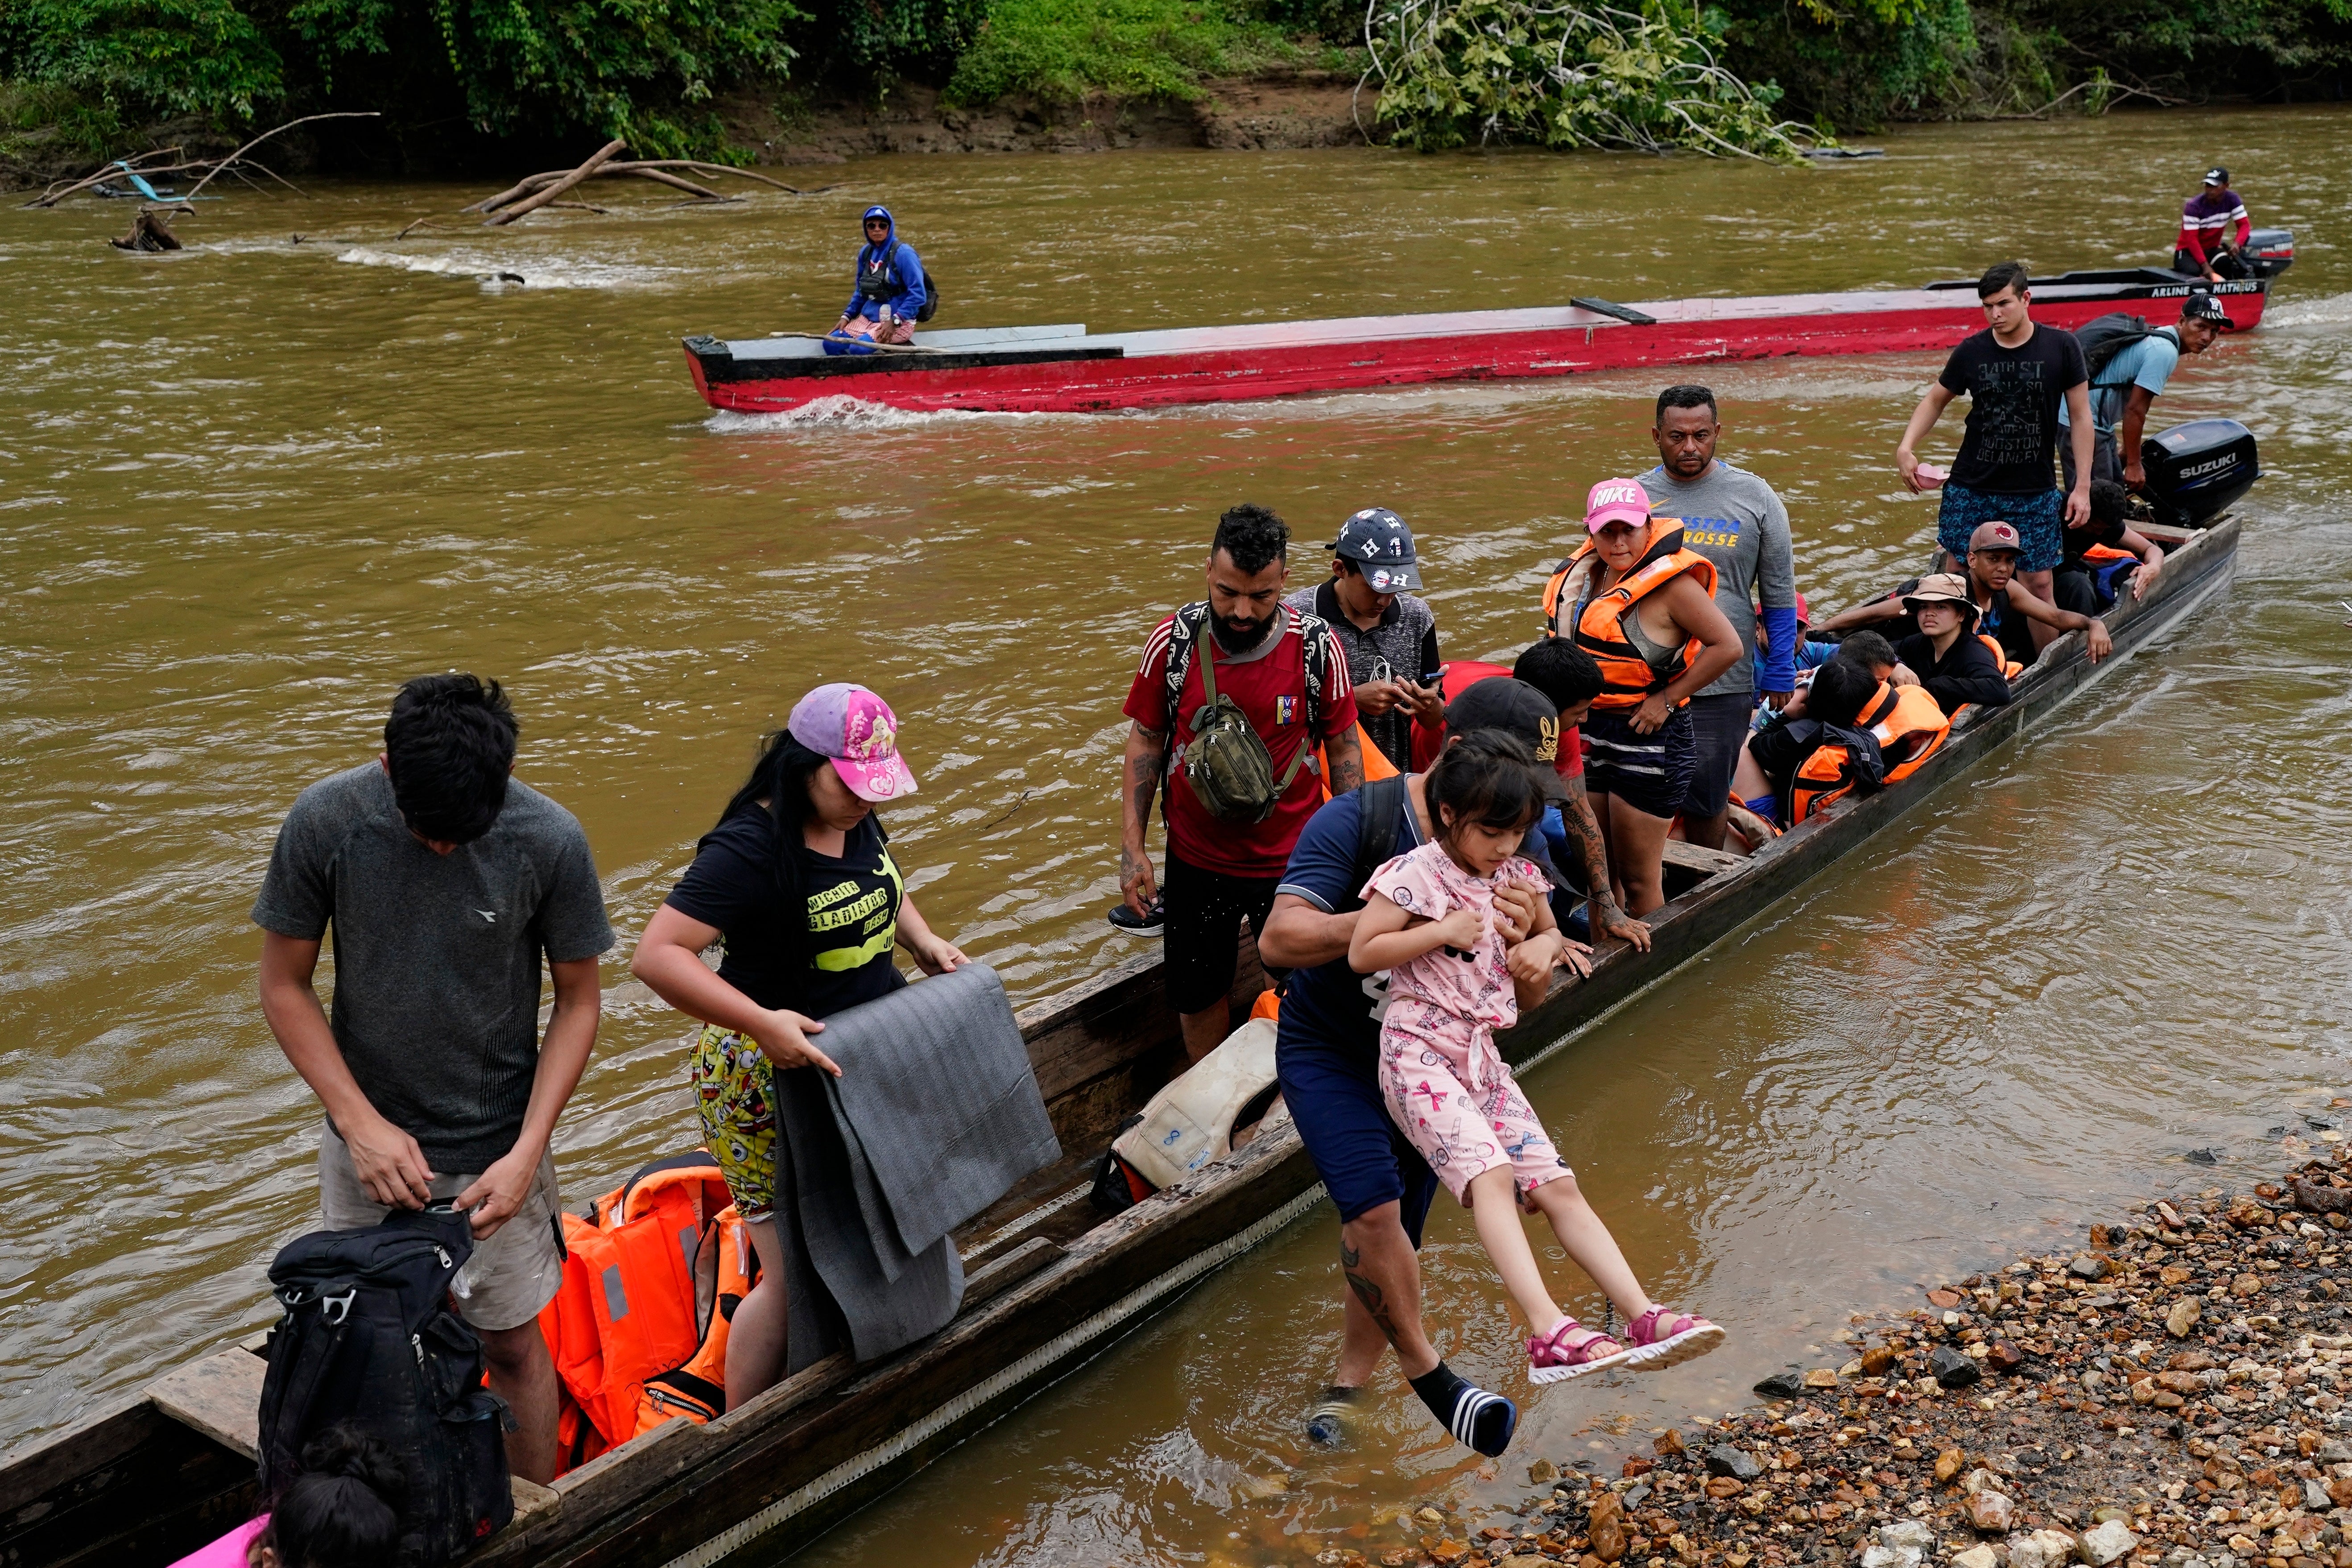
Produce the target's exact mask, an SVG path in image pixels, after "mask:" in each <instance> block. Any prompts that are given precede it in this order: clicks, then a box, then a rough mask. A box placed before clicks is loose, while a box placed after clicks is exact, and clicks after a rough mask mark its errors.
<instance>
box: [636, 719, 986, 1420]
mask: <svg viewBox="0 0 2352 1568" xmlns="http://www.w3.org/2000/svg"><path fill="white" fill-rule="evenodd" d="M914 792H915V775H914V774H913V773H909V772H908V771H907V763H906V761H905V759H903V758H901V757H900V756H899V755H898V719H897V717H896V716H895V715H893V714H892V713H891V711H890V707H889V704H888V703H887V702H884V701H883V700H882V699H881V698H879V697H877V696H876V695H875V694H874V693H873V692H871V691H868V690H867V689H866V688H864V687H863V686H852V685H848V684H846V683H842V682H836V683H835V684H834V685H831V686H820V687H818V688H817V689H815V690H814V691H812V692H810V693H809V694H808V695H807V696H806V697H803V698H802V699H801V700H800V703H799V705H798V706H797V707H795V708H793V716H792V719H791V721H790V722H789V723H788V724H787V725H786V726H785V729H784V731H782V733H780V734H775V735H771V736H769V737H768V739H767V742H766V744H765V745H764V746H763V747H762V748H761V752H760V760H759V761H758V762H757V763H754V764H753V765H752V768H751V777H750V778H749V779H747V780H746V781H745V782H744V784H743V787H742V788H741V789H739V790H737V791H736V792H735V798H734V799H732V800H730V801H729V802H728V803H727V809H726V810H724V811H722V812H720V813H719V825H718V826H716V827H713V828H712V829H711V830H710V831H709V833H707V834H705V835H703V837H702V840H701V842H700V843H699V844H698V845H697V846H696V847H695V856H694V864H693V865H691V866H689V867H688V868H687V870H686V875H685V876H683V877H681V878H680V879H678V884H677V887H676V888H675V889H672V890H671V892H670V895H669V897H668V899H667V900H665V901H664V902H663V904H662V907H661V908H660V909H658V910H655V911H654V918H653V919H652V920H651V921H647V922H646V933H645V935H644V936H642V937H641V938H639V939H638V941H637V953H636V957H635V959H634V960H633V961H631V963H630V965H629V968H630V972H631V973H634V974H635V976H636V977H637V978H638V979H640V980H642V981H644V982H645V983H646V984H647V985H648V986H650V987H651V988H652V989H653V991H654V993H655V994H656V995H658V996H659V997H661V999H662V1000H663V1001H665V1002H667V1003H668V1004H669V1005H671V1006H673V1007H675V1008H677V1010H678V1011H679V1012H681V1013H685V1014H687V1015H688V1016H692V1017H696V1018H699V1019H701V1020H702V1022H703V1024H704V1028H703V1030H702V1033H701V1034H700V1035H699V1036H698V1037H697V1038H696V1040H695V1044H694V1068H693V1075H694V1090H695V1103H696V1105H697V1107H698V1110H699V1111H700V1113H701V1116H702V1131H703V1137H704V1140H705V1142H706V1143H707V1144H708V1146H709V1150H710V1153H711V1156H712V1157H713V1158H714V1159H715V1160H717V1161H718V1163H719V1170H720V1171H721V1172H722V1173H725V1175H726V1177H727V1190H728V1192H729V1193H730V1194H731V1195H732V1196H733V1197H734V1199H735V1206H736V1207H737V1208H738V1209H740V1211H741V1212H742V1215H743V1218H744V1220H745V1221H746V1222H747V1223H748V1224H749V1226H750V1227H751V1239H752V1244H753V1245H754V1246H755V1247H758V1249H759V1253H760V1269H761V1273H760V1280H759V1283H757V1284H756V1285H754V1286H752V1288H751V1294H750V1295H748V1296H746V1297H744V1298H743V1302H742V1305H740V1307H738V1308H737V1309H736V1310H735V1316H734V1318H733V1320H732V1321H731V1326H730V1335H729V1339H728V1342H727V1406H728V1408H729V1409H730V1410H731V1409H733V1408H734V1407H735V1406H737V1405H740V1404H741V1403H742V1402H743V1401H744V1400H746V1399H749V1398H750V1397H751V1395H753V1394H757V1393H759V1392H760V1391H761V1389H763V1388H766V1387H768V1386H769V1385H770V1384H773V1383H774V1382H775V1381H776V1378H777V1376H778V1375H779V1374H780V1373H781V1371H782V1367H783V1365H784V1327H785V1310H784V1289H783V1284H782V1279H783V1275H782V1269H783V1264H784V1259H783V1252H782V1247H781V1244H780V1243H779V1241H778V1239H777V1237H776V1225H775V1206H776V1156H777V1149H776V1111H775V1074H776V1072H777V1071H778V1070H779V1069H782V1068H820V1069H822V1070H823V1071H825V1072H829V1073H832V1074H833V1075H834V1076H835V1077H836V1078H837V1077H839V1076H840V1074H841V1068H838V1067H836V1066H835V1065H834V1063H833V1060H832V1058H828V1057H827V1056H826V1055H825V1054H824V1052H823V1051H822V1050H820V1049H818V1048H817V1047H816V1045H815V1043H814V1040H813V1039H812V1037H814V1036H817V1035H820V1034H822V1033H823V1032H824V1022H823V1020H824V1017H825V1016H826V1015H827V1014H830V1013H837V1012H839V1011H841V1010H842V1009H843V1008H845V1007H854V1006H856V1005H857V1004H859V1003H861V1002H871V1001H873V1000H874V999H875V998H877V997H878V996H883V995H887V994H889V993H890V992H892V991H895V990H897V989H898V987H899V986H901V985H904V984H907V981H906V977H905V976H904V975H902V974H900V973H898V966H897V964H895V963H893V962H892V961H891V950H892V949H893V948H895V947H903V948H905V949H906V950H907V952H908V954H910V955H911V956H912V957H913V959H914V961H915V963H917V964H918V965H919V966H920V967H921V969H922V971H923V973H926V974H944V973H947V972H948V971H949V970H950V969H953V968H955V967H956V966H957V965H958V964H961V963H964V962H965V959H964V955H963V954H962V953H961V952H958V951H957V949H956V948H955V946H954V944H953V943H951V942H946V941H943V940H941V939H940V937H938V936H935V935H933V934H932V931H931V928H930V927H929V925H928V924H926V923H925V922H924V921H923V917H922V915H921V913H920V912H919V911H918V910H916V908H915V900H914V899H913V898H912V897H910V896H909V895H908V892H907V885H906V881H905V879H903V878H902V877H900V876H899V874H898V866H897V865H896V864H895V863H894V862H893V861H892V860H891V858H890V848H889V836H888V835H887V834H886V833H884V832H883V830H882V823H881V819H880V818H878V817H877V816H875V815H874V808H875V806H876V805H879V804H881V803H882V802H885V801H891V800H896V799H898V797H899V796H900V795H912V794H914ZM713 942H724V943H725V947H724V949H723V952H724V956H723V957H722V958H721V959H720V961H719V970H718V973H712V972H711V970H710V969H709V966H708V965H706V964H705V963H703V962H702V958H701V954H702V952H703V950H704V949H706V948H708V947H709V946H710V945H711V944H712V943H713Z"/></svg>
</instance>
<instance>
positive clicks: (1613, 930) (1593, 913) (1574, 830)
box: [1559, 773, 1650, 952]
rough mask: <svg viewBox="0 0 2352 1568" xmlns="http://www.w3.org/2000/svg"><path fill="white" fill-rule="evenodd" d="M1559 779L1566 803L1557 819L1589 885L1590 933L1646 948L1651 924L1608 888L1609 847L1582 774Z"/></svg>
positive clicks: (1643, 949)
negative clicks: (1628, 910)
mask: <svg viewBox="0 0 2352 1568" xmlns="http://www.w3.org/2000/svg"><path fill="white" fill-rule="evenodd" d="M1561 782H1563V783H1565V784H1567V785H1568V804H1567V805H1563V806H1561V807H1560V809H1559V815H1560V819H1561V820H1562V821H1563V822H1565V823H1567V825H1568V836H1569V837H1570V838H1571V839H1574V840H1575V841H1576V847H1577V849H1578V852H1579V853H1580V855H1581V857H1582V858H1583V861H1584V885H1585V886H1586V887H1587V888H1590V889H1591V895H1590V898H1591V902H1590V904H1589V905H1588V907H1587V918H1588V920H1589V921H1591V927H1592V934H1593V936H1594V937H1595V938H1596V939H1598V938H1600V937H1604V936H1613V937H1615V938H1616V939H1617V940H1618V941H1620V942H1631V943H1633V947H1634V948H1635V950H1636V951H1638V952H1649V951H1650V928H1649V927H1648V926H1646V925H1644V924H1643V923H1642V922H1641V921H1637V920H1635V919H1633V917H1632V916H1631V915H1628V914H1627V913H1626V912H1625V911H1624V910H1622V909H1619V908H1618V907H1617V896H1616V894H1614V893H1613V892H1612V891H1611V890H1610V888H1609V847H1608V846H1607V845H1606V844H1605V843H1604V842H1603V841H1602V840H1601V824H1600V823H1599V822H1598V821H1596V820H1594V818H1593V816H1592V801H1591V797H1589V796H1588V795H1586V794H1585V793H1584V775H1583V774H1581V773H1579V774H1577V775H1576V776H1575V777H1574V778H1570V779H1566V780H1563V781H1561Z"/></svg>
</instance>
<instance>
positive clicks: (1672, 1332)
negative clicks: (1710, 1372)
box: [1625, 1307, 1724, 1372]
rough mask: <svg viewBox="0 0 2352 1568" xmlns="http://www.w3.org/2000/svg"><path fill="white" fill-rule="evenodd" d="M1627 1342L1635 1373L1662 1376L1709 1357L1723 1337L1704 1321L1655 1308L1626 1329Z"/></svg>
mask: <svg viewBox="0 0 2352 1568" xmlns="http://www.w3.org/2000/svg"><path fill="white" fill-rule="evenodd" d="M1625 1339H1626V1342H1627V1343H1629V1344H1631V1345H1632V1346H1633V1352H1632V1357H1633V1370H1634V1371H1636V1372H1663V1371H1664V1370H1665V1369H1666V1368H1667V1367H1670V1366H1680V1365H1681V1364H1682V1363H1685V1362H1686V1361H1692V1360H1695V1359H1696V1358H1697V1357H1699V1356H1703V1355H1705V1354H1706V1352H1709V1351H1711V1350H1713V1349H1715V1347H1716V1346H1717V1345H1719V1344H1721V1343H1722V1342H1723V1340H1724V1333H1723V1330H1722V1329H1721V1328H1720V1327H1718V1326H1717V1325H1716V1324H1714V1323H1710V1322H1708V1321H1706V1319H1705V1318H1692V1317H1685V1316H1681V1315H1678V1314H1676V1313H1674V1312H1671V1311H1668V1310H1666V1309H1665V1308H1664V1307H1653V1308H1651V1309H1650V1310H1648V1311H1646V1312H1644V1313H1643V1314H1642V1315H1641V1316H1640V1317H1638V1318H1636V1319H1634V1320H1633V1321H1632V1322H1630V1323H1628V1324H1626V1325H1625Z"/></svg>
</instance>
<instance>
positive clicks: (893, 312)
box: [833, 206, 930, 352]
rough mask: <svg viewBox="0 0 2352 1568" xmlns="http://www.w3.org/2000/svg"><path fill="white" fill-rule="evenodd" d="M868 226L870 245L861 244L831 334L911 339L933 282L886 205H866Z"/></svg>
mask: <svg viewBox="0 0 2352 1568" xmlns="http://www.w3.org/2000/svg"><path fill="white" fill-rule="evenodd" d="M864 226H865V230H866V243H865V244H863V245H861V246H859V247H857V262H856V273H855V279H854V281H853V283H852V286H851V289H850V291H849V303H848V304H846V305H844V306H843V307H842V308H841V320H839V321H835V323H834V324H833V335H834V336H835V337H850V338H865V339H868V340H871V341H872V342H877V343H911V342H914V341H915V322H916V321H917V319H918V318H919V317H920V316H921V315H922V313H923V305H924V302H925V301H926V300H928V299H929V289H930V282H929V279H926V278H925V277H924V276H923V262H922V258H920V257H919V256H917V255H916V254H915V247H913V246H911V245H908V243H907V242H906V241H905V240H903V239H900V238H899V237H898V224H897V223H896V222H895V221H894V220H893V219H892V218H891V216H890V209H889V208H888V207H885V206H871V207H867V208H866V217H865V220H864ZM861 352H862V351H861Z"/></svg>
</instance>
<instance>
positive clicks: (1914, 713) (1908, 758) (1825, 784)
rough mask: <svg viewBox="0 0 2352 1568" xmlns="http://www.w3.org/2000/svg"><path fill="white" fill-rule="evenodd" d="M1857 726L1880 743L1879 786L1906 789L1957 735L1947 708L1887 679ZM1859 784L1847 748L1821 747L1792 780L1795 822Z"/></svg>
mask: <svg viewBox="0 0 2352 1568" xmlns="http://www.w3.org/2000/svg"><path fill="white" fill-rule="evenodd" d="M1857 727H1858V728H1860V729H1862V730H1863V731H1866V732H1867V733H1868V734H1869V736H1870V737H1871V739H1873V740H1874V741H1876V742H1878V750H1879V754H1880V755H1881V756H1882V757H1884V758H1885V759H1886V768H1885V774H1884V775H1883V776H1882V778H1881V779H1880V781H1879V786H1878V787H1884V786H1885V785H1886V784H1900V783H1902V782H1903V781H1904V780H1905V779H1907V778H1909V777H1910V776H1911V775H1912V774H1913V773H1917V772H1918V771H1919V769H1920V766H1921V765H1922V764H1923V763H1926V762H1927V759H1928V758H1929V757H1932V756H1934V755H1935V754H1936V753H1937V752H1939V751H1941V750H1943V747H1944V741H1945V739H1946V737H1948V736H1949V735H1950V734H1951V732H1952V721H1950V720H1948V719H1947V718H1945V717H1944V710H1943V709H1941V708H1940V707H1938V706H1937V703H1936V700H1935V699H1934V698H1933V697H1930V696H1928V695H1927V690H1926V689H1925V688H1923V687H1917V686H1889V685H1887V684H1886V682H1885V681H1883V680H1882V681H1880V682H1879V683H1878V689H1877V691H1876V692H1874V693H1873V694H1872V696H1871V699H1870V700H1869V702H1867V703H1866V704H1864V707H1863V710H1862V718H1861V721H1860V722H1859V724H1858V726H1857ZM1858 783H1860V781H1859V780H1858V779H1857V778H1856V776H1855V774H1854V770H1853V759H1852V758H1850V757H1849V756H1847V754H1846V749H1845V747H1843V745H1837V744H1832V745H1827V746H1822V747H1819V748H1817V749H1816V750H1815V751H1814V752H1813V754H1812V755H1811V756H1809V757H1807V758H1806V759H1805V760H1804V761H1803V762H1802V763H1800V764H1798V767H1797V775H1796V777H1795V779H1794V780H1793V781H1791V784H1790V791H1789V821H1790V824H1791V825H1792V826H1793V825H1794V824H1796V823H1800V822H1802V821H1804V820H1805V818H1807V817H1809V816H1812V815H1813V813H1815V812H1817V811H1819V810H1820V809H1821V808H1822V807H1823V806H1825V805H1828V804H1829V803H1830V802H1832V801H1833V800H1838V799H1841V798H1843V796H1845V795H1850V794H1852V793H1853V790H1854V788H1855V786H1856V785H1857V784H1858Z"/></svg>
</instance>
